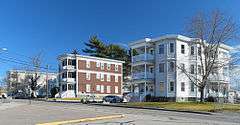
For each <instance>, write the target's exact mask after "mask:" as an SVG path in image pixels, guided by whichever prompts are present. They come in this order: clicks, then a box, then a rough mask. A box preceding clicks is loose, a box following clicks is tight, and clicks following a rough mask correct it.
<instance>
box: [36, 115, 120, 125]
mask: <svg viewBox="0 0 240 125" xmlns="http://www.w3.org/2000/svg"><path fill="white" fill-rule="evenodd" d="M123 117H124V115H109V116H100V117H94V118H82V119H76V120H65V121H57V122H48V123H40V124H36V125H62V124H73V123H81V122H90V121H97V120H107V119H114V118H123Z"/></svg>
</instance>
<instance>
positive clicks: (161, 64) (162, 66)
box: [159, 63, 164, 73]
mask: <svg viewBox="0 0 240 125" xmlns="http://www.w3.org/2000/svg"><path fill="white" fill-rule="evenodd" d="M159 72H160V73H163V72H164V63H160V64H159Z"/></svg>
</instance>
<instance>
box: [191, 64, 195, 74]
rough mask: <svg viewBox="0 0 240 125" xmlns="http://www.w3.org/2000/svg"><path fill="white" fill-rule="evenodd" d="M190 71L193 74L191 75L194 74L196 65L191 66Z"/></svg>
mask: <svg viewBox="0 0 240 125" xmlns="http://www.w3.org/2000/svg"><path fill="white" fill-rule="evenodd" d="M190 70H191V71H190V73H191V74H194V65H191V66H190Z"/></svg>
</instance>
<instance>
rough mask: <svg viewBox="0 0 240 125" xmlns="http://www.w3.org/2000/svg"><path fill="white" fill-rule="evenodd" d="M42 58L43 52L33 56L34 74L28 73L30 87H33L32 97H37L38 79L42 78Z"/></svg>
mask: <svg viewBox="0 0 240 125" xmlns="http://www.w3.org/2000/svg"><path fill="white" fill-rule="evenodd" d="M41 58H42V53H39V54H37V55H36V56H34V57H33V58H32V65H33V72H34V74H33V75H28V77H27V79H28V80H29V87H30V89H31V98H34V97H36V94H35V93H36V90H37V81H38V79H39V78H40V76H39V71H40V68H41Z"/></svg>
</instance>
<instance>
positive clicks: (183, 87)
mask: <svg viewBox="0 0 240 125" xmlns="http://www.w3.org/2000/svg"><path fill="white" fill-rule="evenodd" d="M181 91H182V92H184V91H185V83H184V82H181Z"/></svg>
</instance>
